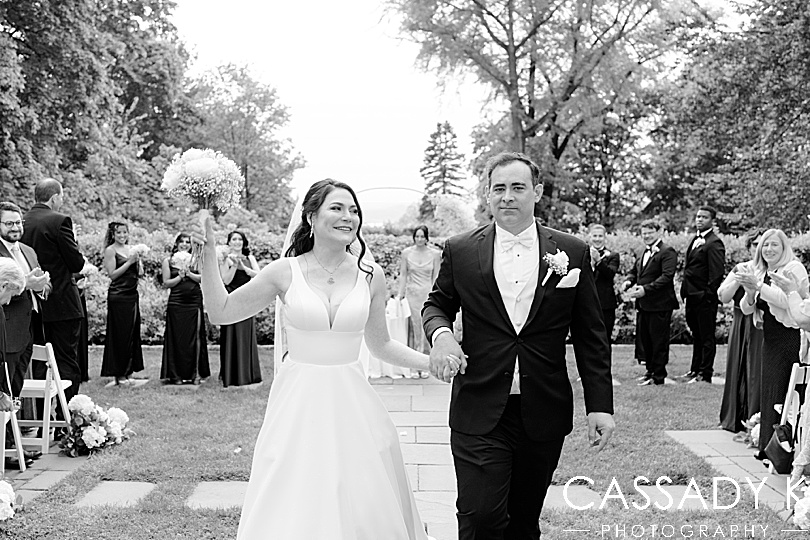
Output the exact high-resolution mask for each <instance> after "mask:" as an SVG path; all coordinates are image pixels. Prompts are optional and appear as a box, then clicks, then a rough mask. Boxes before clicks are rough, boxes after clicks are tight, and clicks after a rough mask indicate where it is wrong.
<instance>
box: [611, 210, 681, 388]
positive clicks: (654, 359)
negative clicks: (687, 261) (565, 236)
mask: <svg viewBox="0 0 810 540" xmlns="http://www.w3.org/2000/svg"><path fill="white" fill-rule="evenodd" d="M641 239H642V240H644V244H645V245H646V247H645V248H644V250H643V251H642V252H641V253H639V254H637V255H636V263H635V264H634V265H633V269H632V270H631V271H630V278H629V279H628V280H627V281H625V282H624V283H623V284H622V289H624V290H627V292H628V296H630V297H631V298H634V299H635V301H636V310H637V313H638V317H637V321H638V322H637V327H636V335H637V336H638V342H639V343H640V344H641V354H642V355H643V356H644V358H645V359H646V367H647V372H646V373H645V374H644V376H643V377H641V378H640V379H639V383H638V384H639V385H640V386H647V385H658V384H664V380H665V379H666V377H667V364H668V363H669V332H670V324H671V322H672V311H673V310H675V309H677V308H678V298H677V297H676V296H675V286H674V285H673V283H672V280H673V278H674V277H675V270H676V268H677V266H678V253H677V252H676V251H675V250H674V249H673V248H672V247H670V246H668V245H666V244H664V243H663V242H662V241H661V225H660V224H659V223H658V222H657V221H655V220H652V219H648V220H645V221H643V222H642V223H641Z"/></svg>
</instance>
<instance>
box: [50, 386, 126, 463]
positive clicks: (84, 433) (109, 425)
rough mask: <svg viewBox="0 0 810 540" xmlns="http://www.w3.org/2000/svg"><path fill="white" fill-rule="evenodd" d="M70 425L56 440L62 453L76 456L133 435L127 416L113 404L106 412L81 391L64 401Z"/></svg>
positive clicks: (90, 452)
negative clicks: (66, 403) (59, 438)
mask: <svg viewBox="0 0 810 540" xmlns="http://www.w3.org/2000/svg"><path fill="white" fill-rule="evenodd" d="M68 410H69V411H70V427H69V428H68V430H69V431H68V433H67V435H65V437H63V438H62V440H61V441H60V442H59V446H61V447H62V453H64V454H66V455H68V456H70V457H76V456H79V455H87V454H93V453H96V452H98V451H99V450H101V449H103V448H107V447H109V446H114V445H116V444H121V443H122V442H124V441H125V440H127V439H129V438H130V437H131V436H132V435H134V434H135V432H134V431H132V430H131V429H129V428H128V427H127V424H129V416H127V413H125V412H124V411H122V410H121V409H119V408H117V407H110V408H109V409H107V410H106V411H105V410H104V409H103V408H102V407H99V406H98V405H96V404H95V403H93V400H92V399H90V398H89V397H87V396H85V395H84V394H77V395H75V396H73V398H71V400H70V402H69V403H68Z"/></svg>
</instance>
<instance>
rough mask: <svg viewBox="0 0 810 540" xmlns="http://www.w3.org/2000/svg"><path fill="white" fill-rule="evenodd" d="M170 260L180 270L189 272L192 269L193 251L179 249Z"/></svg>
mask: <svg viewBox="0 0 810 540" xmlns="http://www.w3.org/2000/svg"><path fill="white" fill-rule="evenodd" d="M169 262H170V263H171V265H172V266H173V267H175V268H177V270H179V271H180V272H183V271H185V272H188V271H189V270H190V269H191V253H189V252H188V251H178V252H177V253H175V254H174V255H172V258H171V260H170V261H169Z"/></svg>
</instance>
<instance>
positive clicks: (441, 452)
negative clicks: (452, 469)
mask: <svg viewBox="0 0 810 540" xmlns="http://www.w3.org/2000/svg"><path fill="white" fill-rule="evenodd" d="M402 457H403V458H404V459H405V463H413V464H416V465H452V464H453V456H452V455H451V452H450V447H449V446H446V445H443V444H418V443H417V444H403V445H402Z"/></svg>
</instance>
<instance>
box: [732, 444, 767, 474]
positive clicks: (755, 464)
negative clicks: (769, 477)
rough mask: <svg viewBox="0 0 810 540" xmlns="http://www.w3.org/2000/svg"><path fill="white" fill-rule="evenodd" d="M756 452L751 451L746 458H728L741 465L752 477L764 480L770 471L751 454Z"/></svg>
mask: <svg viewBox="0 0 810 540" xmlns="http://www.w3.org/2000/svg"><path fill="white" fill-rule="evenodd" d="M752 452H754V450H751V449H749V450H748V453H747V454H746V455H744V456H728V459H729V460H731V461H732V462H733V463H734V464H735V465H739V466H740V467H742V468H743V469H745V470H746V471H750V472H751V476H756V477H758V478H762V477H763V476H765V475H766V474H768V469H767V468H766V467H765V465H763V463H762V461H760V460H758V459H757V458H755V457H754V456H753V455H752V454H751V453H752Z"/></svg>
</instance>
